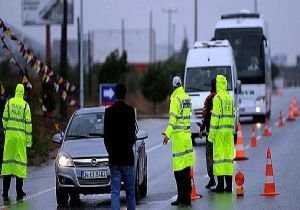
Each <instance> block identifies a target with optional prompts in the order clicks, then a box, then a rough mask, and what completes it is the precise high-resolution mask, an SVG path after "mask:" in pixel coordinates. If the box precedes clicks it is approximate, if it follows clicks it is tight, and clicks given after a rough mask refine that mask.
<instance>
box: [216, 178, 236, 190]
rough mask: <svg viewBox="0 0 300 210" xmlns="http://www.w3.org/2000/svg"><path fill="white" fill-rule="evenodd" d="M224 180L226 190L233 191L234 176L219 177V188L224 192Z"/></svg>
mask: <svg viewBox="0 0 300 210" xmlns="http://www.w3.org/2000/svg"><path fill="white" fill-rule="evenodd" d="M224 178H225V182H226V189H227V190H230V191H231V190H232V176H217V179H218V184H217V188H218V189H220V190H224Z"/></svg>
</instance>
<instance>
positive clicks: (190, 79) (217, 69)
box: [185, 66, 232, 92]
mask: <svg viewBox="0 0 300 210" xmlns="http://www.w3.org/2000/svg"><path fill="white" fill-rule="evenodd" d="M218 74H221V75H223V76H225V77H226V79H227V90H232V75H231V67H230V66H210V67H194V68H188V69H187V71H186V84H185V90H186V92H199V91H210V88H211V83H210V82H211V80H212V79H215V78H216V76H217V75H218Z"/></svg>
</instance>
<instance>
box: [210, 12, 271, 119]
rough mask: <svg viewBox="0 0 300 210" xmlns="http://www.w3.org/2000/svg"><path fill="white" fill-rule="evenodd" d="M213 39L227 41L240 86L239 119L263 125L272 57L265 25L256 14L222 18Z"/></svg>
mask: <svg viewBox="0 0 300 210" xmlns="http://www.w3.org/2000/svg"><path fill="white" fill-rule="evenodd" d="M214 36H215V39H227V40H229V42H230V44H231V47H232V48H233V51H234V56H235V61H236V65H237V76H238V79H239V80H240V81H241V83H242V87H241V89H242V91H241V94H240V97H239V100H240V105H239V115H240V117H243V116H252V117H253V118H254V120H257V121H264V120H265V118H266V117H269V116H270V113H271V91H272V79H271V57H270V43H269V34H268V25H267V22H266V21H265V20H264V19H263V18H262V17H261V16H260V15H259V14H256V13H250V12H249V11H241V12H240V13H237V14H228V15H222V16H221V19H220V20H219V21H218V22H217V24H216V27H215V35H214Z"/></svg>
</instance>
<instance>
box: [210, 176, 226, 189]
mask: <svg viewBox="0 0 300 210" xmlns="http://www.w3.org/2000/svg"><path fill="white" fill-rule="evenodd" d="M217 180H218V184H217V187H216V188H214V189H212V190H211V191H212V192H216V193H222V192H224V176H217Z"/></svg>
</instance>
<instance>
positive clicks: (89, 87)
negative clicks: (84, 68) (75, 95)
mask: <svg viewBox="0 0 300 210" xmlns="http://www.w3.org/2000/svg"><path fill="white" fill-rule="evenodd" d="M88 68H89V77H88V92H89V95H91V94H92V68H93V64H92V43H91V32H90V31H89V33H88Z"/></svg>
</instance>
